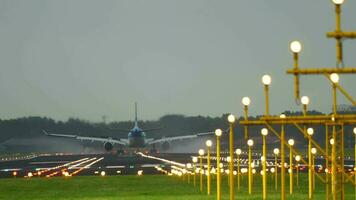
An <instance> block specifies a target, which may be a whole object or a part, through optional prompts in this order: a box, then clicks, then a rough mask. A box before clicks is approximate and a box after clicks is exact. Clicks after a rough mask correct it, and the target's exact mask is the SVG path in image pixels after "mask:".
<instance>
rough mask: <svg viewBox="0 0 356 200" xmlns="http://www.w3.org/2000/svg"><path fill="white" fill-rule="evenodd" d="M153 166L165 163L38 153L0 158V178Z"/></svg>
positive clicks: (152, 171)
mask: <svg viewBox="0 0 356 200" xmlns="http://www.w3.org/2000/svg"><path fill="white" fill-rule="evenodd" d="M165 157H167V155H166V156H165ZM168 157H170V156H168ZM155 166H161V167H165V163H164V162H162V161H159V160H154V159H149V158H144V157H142V156H140V155H113V154H86V155H68V154H67V155H65V154H64V155H40V156H32V157H30V158H25V159H24V158H22V159H18V160H10V161H9V160H6V161H5V160H3V161H0V178H9V177H28V176H40V177H52V176H63V175H67V176H85V175H101V174H102V173H103V172H105V175H128V174H137V172H138V171H140V170H142V171H143V173H144V174H156V173H158V172H157V170H156V169H155ZM29 173H30V174H29Z"/></svg>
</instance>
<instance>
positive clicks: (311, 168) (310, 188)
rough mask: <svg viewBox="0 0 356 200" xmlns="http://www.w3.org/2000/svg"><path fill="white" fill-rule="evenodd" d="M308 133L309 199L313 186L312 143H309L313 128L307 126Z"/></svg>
mask: <svg viewBox="0 0 356 200" xmlns="http://www.w3.org/2000/svg"><path fill="white" fill-rule="evenodd" d="M307 133H308V140H309V141H308V160H309V167H308V178H309V184H308V185H309V193H308V197H309V199H313V186H312V183H313V181H312V174H313V163H312V162H313V161H312V151H311V150H312V147H311V146H312V144H311V137H312V135H313V134H314V129H313V128H308V129H307Z"/></svg>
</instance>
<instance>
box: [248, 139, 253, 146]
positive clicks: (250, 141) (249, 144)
mask: <svg viewBox="0 0 356 200" xmlns="http://www.w3.org/2000/svg"><path fill="white" fill-rule="evenodd" d="M247 145H248V146H250V147H251V146H253V140H251V139H249V140H247Z"/></svg>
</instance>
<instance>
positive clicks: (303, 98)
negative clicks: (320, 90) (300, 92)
mask: <svg viewBox="0 0 356 200" xmlns="http://www.w3.org/2000/svg"><path fill="white" fill-rule="evenodd" d="M300 101H301V102H302V104H303V105H308V104H309V97H307V96H302V98H301V99H300Z"/></svg>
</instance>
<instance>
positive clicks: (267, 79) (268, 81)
mask: <svg viewBox="0 0 356 200" xmlns="http://www.w3.org/2000/svg"><path fill="white" fill-rule="evenodd" d="M271 82H272V78H271V76H270V75H267V74H266V75H263V76H262V83H263V84H264V85H270V84H271Z"/></svg>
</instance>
